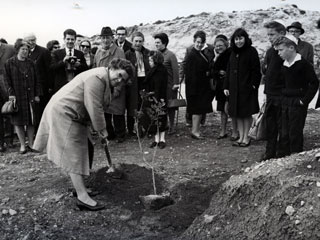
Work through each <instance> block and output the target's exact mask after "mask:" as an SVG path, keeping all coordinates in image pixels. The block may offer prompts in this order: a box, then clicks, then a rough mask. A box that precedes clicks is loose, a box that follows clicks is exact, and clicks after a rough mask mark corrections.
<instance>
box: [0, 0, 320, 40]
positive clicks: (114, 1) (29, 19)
mask: <svg viewBox="0 0 320 240" xmlns="http://www.w3.org/2000/svg"><path fill="white" fill-rule="evenodd" d="M0 1H1V14H0V37H2V38H5V39H6V40H7V41H8V42H9V43H11V44H13V43H14V42H15V40H16V39H17V38H19V37H23V36H24V35H26V34H27V33H30V32H32V33H35V35H36V36H37V39H38V40H37V41H38V44H39V45H42V46H45V45H46V43H47V42H48V41H50V40H53V39H57V40H58V41H60V42H63V31H64V30H65V29H67V28H72V29H74V30H76V32H77V33H79V34H82V35H84V36H88V37H90V36H93V35H95V34H99V33H100V31H101V28H102V27H104V26H110V27H111V28H116V27H117V26H121V25H122V26H133V25H139V24H140V23H143V24H146V23H153V22H155V21H157V20H171V19H174V18H176V17H178V16H179V17H186V16H189V15H191V14H198V13H201V12H213V13H214V12H220V11H224V12H232V11H242V10H255V9H267V8H269V7H272V6H281V5H282V4H296V5H297V6H298V7H299V8H300V9H304V10H314V11H320V2H319V0H157V1H155V0H120V1H119V0H50V1H47V0H0Z"/></svg>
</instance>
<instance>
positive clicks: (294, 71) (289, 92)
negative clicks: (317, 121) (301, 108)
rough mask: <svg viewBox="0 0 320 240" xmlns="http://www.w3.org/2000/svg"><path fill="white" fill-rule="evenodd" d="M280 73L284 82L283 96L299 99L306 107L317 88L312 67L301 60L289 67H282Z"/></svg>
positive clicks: (317, 82) (317, 83) (316, 79)
mask: <svg viewBox="0 0 320 240" xmlns="http://www.w3.org/2000/svg"><path fill="white" fill-rule="evenodd" d="M281 71H282V74H283V78H284V82H285V87H284V89H283V90H282V92H283V95H284V96H286V97H294V98H299V99H300V100H301V101H302V102H303V104H304V105H308V104H309V103H310V102H311V101H312V99H313V97H314V95H315V94H316V92H317V90H318V87H319V81H318V78H317V76H316V74H315V72H314V69H313V66H312V65H311V64H310V63H309V62H308V61H307V60H305V59H304V58H302V59H301V60H299V61H296V62H295V63H294V64H293V65H292V66H290V67H287V66H282V69H281Z"/></svg>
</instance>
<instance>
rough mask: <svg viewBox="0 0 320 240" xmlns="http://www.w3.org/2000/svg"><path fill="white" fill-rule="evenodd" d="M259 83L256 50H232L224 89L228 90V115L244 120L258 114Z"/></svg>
mask: <svg viewBox="0 0 320 240" xmlns="http://www.w3.org/2000/svg"><path fill="white" fill-rule="evenodd" d="M260 81H261V72H260V60H259V56H258V52H257V50H256V49H255V48H254V47H252V46H248V47H243V48H241V49H239V50H238V51H235V50H232V53H231V56H230V59H229V63H228V67H227V76H226V79H225V82H224V89H228V90H229V93H230V96H229V115H230V116H231V117H236V118H246V117H250V116H251V115H253V114H255V113H258V112H259V102H258V88H259V85H260Z"/></svg>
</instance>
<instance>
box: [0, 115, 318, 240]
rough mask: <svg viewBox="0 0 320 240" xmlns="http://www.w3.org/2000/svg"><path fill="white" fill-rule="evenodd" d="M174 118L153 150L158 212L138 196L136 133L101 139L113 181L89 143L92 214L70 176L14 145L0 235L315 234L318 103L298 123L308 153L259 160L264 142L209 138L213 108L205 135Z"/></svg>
mask: <svg viewBox="0 0 320 240" xmlns="http://www.w3.org/2000/svg"><path fill="white" fill-rule="evenodd" d="M183 116H184V113H183V112H181V111H180V123H179V125H178V129H179V131H178V133H177V134H176V135H173V136H168V137H167V144H168V146H167V147H166V148H165V149H163V150H157V153H156V161H155V162H156V163H155V168H156V182H157V189H158V193H169V194H170V196H171V197H172V198H173V200H174V204H173V205H170V206H168V207H165V208H162V209H160V210H157V211H153V210H147V209H145V208H144V207H143V205H142V204H141V202H140V201H139V196H143V195H148V194H151V193H153V188H152V180H151V170H150V168H149V167H147V166H148V164H149V163H150V161H151V158H152V154H153V152H152V151H151V150H150V149H149V148H148V145H149V144H150V142H151V141H152V139H148V138H146V139H144V142H143V147H144V151H143V154H144V155H145V156H146V159H147V162H144V161H142V158H141V153H140V152H139V147H138V142H137V140H136V139H128V140H127V141H125V142H124V143H123V144H117V143H114V142H111V143H110V152H111V156H112V159H113V161H114V162H115V163H116V164H117V165H118V166H119V167H121V169H122V171H123V172H124V174H125V175H124V176H125V177H124V178H122V179H114V178H111V177H110V176H108V175H107V174H106V167H105V166H106V158H105V155H104V151H103V149H102V146H101V145H100V144H99V143H98V142H97V144H96V152H95V162H94V169H93V170H94V171H93V172H92V174H91V176H90V177H88V178H87V179H86V183H87V185H88V186H89V187H92V188H94V189H96V190H99V191H101V194H100V195H98V196H97V197H95V199H97V200H98V201H100V202H102V203H104V204H106V206H107V208H106V209H105V210H102V211H99V212H84V211H79V210H78V209H77V207H76V206H75V198H74V197H73V196H72V193H71V191H72V188H71V184H70V180H69V178H68V177H67V176H66V175H65V174H64V173H61V171H60V169H57V168H56V167H55V166H54V165H53V164H52V163H51V162H49V161H48V160H47V159H46V157H45V155H44V154H33V153H28V154H27V155H23V156H22V155H19V154H18V153H17V151H18V147H16V148H14V149H9V151H8V152H6V153H4V154H1V155H0V176H1V182H0V236H1V239H5V240H11V239H19V240H31V239H32V240H33V239H39V240H40V239H41V240H43V239H57V240H58V239H59V240H60V239H94V240H95V239H139V240H141V239H166V240H167V239H169V240H170V239H178V238H179V237H180V239H316V236H317V235H316V234H319V227H318V226H319V224H318V219H319V216H318V215H319V203H318V199H319V196H318V194H319V193H320V190H319V189H320V188H319V183H318V182H320V178H319V162H318V161H316V160H315V158H314V154H315V153H316V152H317V148H318V147H319V128H320V122H319V117H320V113H319V112H318V111H315V110H310V113H309V115H308V119H307V124H306V128H305V149H306V150H311V151H309V152H306V153H303V154H298V155H294V156H291V157H289V158H286V159H280V160H272V161H268V162H267V163H264V164H257V163H256V160H257V159H259V156H260V155H261V154H262V153H263V151H264V142H257V141H254V142H252V144H251V146H250V147H249V148H237V147H232V146H231V142H230V140H229V139H228V138H226V139H222V140H216V137H217V136H218V134H219V127H218V126H219V115H218V114H217V113H213V114H210V115H208V119H207V123H206V126H205V127H203V128H202V132H203V134H204V135H205V136H206V139H205V140H204V141H198V140H193V139H191V138H190V135H189V131H190V129H189V128H187V127H185V125H184V123H183V120H182V119H183ZM312 149H314V150H312ZM309 165H310V166H311V167H310V166H309ZM230 176H232V177H231V178H230ZM228 179H229V180H228ZM286 212H287V213H286ZM299 237H300V238H299Z"/></svg>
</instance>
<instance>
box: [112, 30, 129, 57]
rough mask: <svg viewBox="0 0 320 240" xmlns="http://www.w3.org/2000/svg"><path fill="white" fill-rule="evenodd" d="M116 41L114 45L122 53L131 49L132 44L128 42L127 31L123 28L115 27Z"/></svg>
mask: <svg viewBox="0 0 320 240" xmlns="http://www.w3.org/2000/svg"><path fill="white" fill-rule="evenodd" d="M116 35H117V39H116V40H115V41H114V43H115V44H116V45H117V46H118V47H119V48H121V49H122V50H123V52H124V53H126V51H128V50H129V49H130V48H131V47H132V43H131V42H129V41H128V40H127V39H126V37H127V29H126V28H125V27H123V26H120V27H117V29H116Z"/></svg>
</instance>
